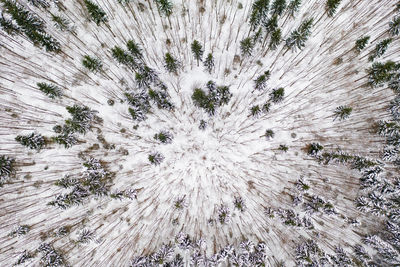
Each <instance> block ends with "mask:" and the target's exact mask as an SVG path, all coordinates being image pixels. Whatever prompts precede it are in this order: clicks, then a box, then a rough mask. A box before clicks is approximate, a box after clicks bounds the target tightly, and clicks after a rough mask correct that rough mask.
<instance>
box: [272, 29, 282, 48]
mask: <svg viewBox="0 0 400 267" xmlns="http://www.w3.org/2000/svg"><path fill="white" fill-rule="evenodd" d="M281 40H282V31H281V29H280V28H278V29H276V30H275V31H274V32H273V33H272V35H271V40H270V41H269V48H270V49H271V50H275V49H276V48H277V47H278V45H279V43H280V42H281Z"/></svg>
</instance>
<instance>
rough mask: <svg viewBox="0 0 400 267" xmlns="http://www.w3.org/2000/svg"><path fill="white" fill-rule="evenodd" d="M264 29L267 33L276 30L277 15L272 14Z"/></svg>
mask: <svg viewBox="0 0 400 267" xmlns="http://www.w3.org/2000/svg"><path fill="white" fill-rule="evenodd" d="M264 27H265V30H266V31H267V32H268V33H271V32H274V31H275V30H276V29H277V28H278V15H276V14H274V15H273V16H272V17H271V18H270V19H269V20H267V21H266V23H265V24H264Z"/></svg>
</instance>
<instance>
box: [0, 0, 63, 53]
mask: <svg viewBox="0 0 400 267" xmlns="http://www.w3.org/2000/svg"><path fill="white" fill-rule="evenodd" d="M0 3H2V4H3V8H4V11H3V12H5V13H8V14H9V15H10V16H11V17H12V19H13V20H14V21H15V22H16V23H17V25H18V27H16V26H15V25H14V24H13V23H12V21H11V20H6V19H0V24H1V26H2V28H4V30H5V31H6V32H10V33H12V34H14V33H17V31H19V32H22V33H24V34H25V35H26V37H28V38H29V39H30V40H31V41H32V42H33V44H35V45H40V46H42V47H44V48H45V49H46V51H48V52H59V51H60V48H61V45H60V43H59V42H58V41H57V40H56V39H54V38H53V37H52V36H50V35H48V34H47V33H46V31H45V24H44V22H43V21H42V20H41V19H39V17H37V16H36V15H35V14H34V13H32V12H30V11H28V10H26V9H25V7H24V6H22V5H20V4H18V3H17V2H15V1H11V0H0ZM2 18H3V17H2ZM10 23H11V24H10ZM17 29H18V30H17Z"/></svg>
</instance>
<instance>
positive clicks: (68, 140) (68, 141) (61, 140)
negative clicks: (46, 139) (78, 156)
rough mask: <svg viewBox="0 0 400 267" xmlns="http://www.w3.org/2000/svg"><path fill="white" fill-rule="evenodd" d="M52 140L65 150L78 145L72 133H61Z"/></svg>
mask: <svg viewBox="0 0 400 267" xmlns="http://www.w3.org/2000/svg"><path fill="white" fill-rule="evenodd" d="M52 140H53V141H54V142H56V143H57V144H60V145H63V146H64V147H65V148H70V147H72V146H73V145H76V144H77V143H78V140H77V139H76V137H75V136H74V135H73V134H72V133H63V134H60V135H57V136H54V137H52Z"/></svg>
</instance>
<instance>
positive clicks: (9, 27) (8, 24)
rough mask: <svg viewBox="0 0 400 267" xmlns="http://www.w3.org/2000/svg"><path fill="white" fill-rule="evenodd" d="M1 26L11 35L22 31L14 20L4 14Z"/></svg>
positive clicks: (0, 19)
mask: <svg viewBox="0 0 400 267" xmlns="http://www.w3.org/2000/svg"><path fill="white" fill-rule="evenodd" d="M0 27H1V28H2V29H3V30H4V31H5V32H6V33H7V34H9V35H14V34H19V33H21V30H20V28H19V27H18V26H17V25H15V24H14V23H13V22H12V20H10V19H6V18H4V17H3V15H0Z"/></svg>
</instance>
